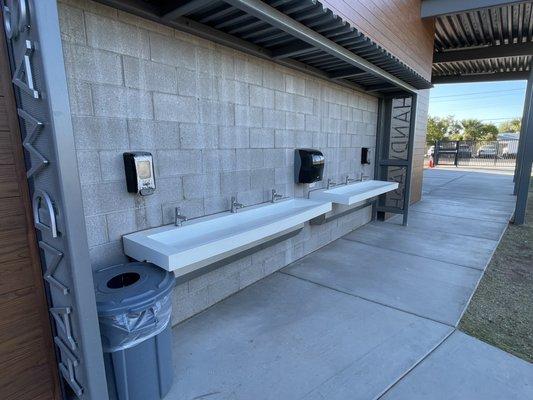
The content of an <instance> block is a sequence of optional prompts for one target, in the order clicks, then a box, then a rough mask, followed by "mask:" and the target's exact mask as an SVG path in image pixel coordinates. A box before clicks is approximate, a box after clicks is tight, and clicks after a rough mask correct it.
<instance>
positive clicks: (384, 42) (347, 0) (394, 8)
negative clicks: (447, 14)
mask: <svg viewBox="0 0 533 400" xmlns="http://www.w3.org/2000/svg"><path fill="white" fill-rule="evenodd" d="M322 3H323V4H324V5H325V6H327V7H328V8H330V9H331V10H332V11H333V12H335V13H336V14H338V15H339V16H340V17H342V18H343V19H345V20H346V21H348V22H349V23H350V24H351V25H352V26H354V27H355V28H357V29H359V30H360V31H361V32H362V33H364V34H365V35H367V36H368V37H369V38H371V39H372V40H374V41H375V42H376V43H378V44H379V45H381V46H382V47H383V48H385V49H386V50H388V51H389V52H391V53H392V54H394V55H395V56H397V57H398V58H399V59H400V60H402V61H403V62H405V63H406V64H407V65H408V66H410V67H411V68H413V69H414V70H415V71H417V72H418V73H419V74H421V75H422V76H423V77H424V78H426V79H428V80H429V79H431V63H432V61H433V40H434V34H435V24H434V21H433V20H432V19H426V20H422V19H421V18H420V3H421V0H322Z"/></svg>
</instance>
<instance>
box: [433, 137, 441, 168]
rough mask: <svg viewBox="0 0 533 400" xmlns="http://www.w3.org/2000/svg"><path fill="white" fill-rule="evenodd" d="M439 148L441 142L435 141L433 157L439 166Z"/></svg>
mask: <svg viewBox="0 0 533 400" xmlns="http://www.w3.org/2000/svg"><path fill="white" fill-rule="evenodd" d="M439 147H440V140H435V150H433V157H434V158H435V160H434V161H435V165H439Z"/></svg>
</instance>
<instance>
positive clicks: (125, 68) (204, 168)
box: [59, 0, 377, 323]
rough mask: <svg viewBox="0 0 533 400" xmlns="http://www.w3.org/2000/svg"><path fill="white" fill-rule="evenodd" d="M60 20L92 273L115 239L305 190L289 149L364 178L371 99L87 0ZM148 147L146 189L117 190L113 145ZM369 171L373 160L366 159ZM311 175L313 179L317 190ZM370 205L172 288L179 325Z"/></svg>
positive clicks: (373, 115)
mask: <svg viewBox="0 0 533 400" xmlns="http://www.w3.org/2000/svg"><path fill="white" fill-rule="evenodd" d="M59 4H60V8H59V10H60V24H61V31H62V39H63V49H64V56H65V68H66V72H67V79H68V87H69V96H70V104H71V114H72V122H73V127H74V135H75V143H76V150H77V157H78V167H79V171H80V181H81V185H82V194H83V203H84V212H85V218H86V226H87V234H88V240H89V247H90V257H91V263H92V266H93V268H94V269H98V268H100V267H103V266H107V265H110V264H114V263H119V262H124V261H126V260H127V259H126V257H125V255H124V253H123V249H122V243H121V236H122V235H124V234H127V233H130V232H134V231H138V230H142V229H147V228H150V227H156V226H160V225H162V224H169V223H171V222H172V220H173V212H174V207H176V206H180V207H181V209H182V212H183V214H185V215H187V216H188V217H189V218H192V217H197V216H202V215H206V214H212V213H217V212H222V211H226V210H228V208H229V202H230V201H229V199H230V197H231V196H233V195H236V196H237V197H238V200H239V202H241V203H244V204H246V205H251V204H257V203H260V202H264V201H266V200H268V199H269V197H270V191H271V189H273V188H275V189H276V190H277V191H278V192H279V193H282V194H284V195H287V196H296V197H304V196H306V195H307V191H308V190H309V188H308V187H307V185H295V184H294V178H293V174H294V173H293V164H294V160H293V157H294V149H295V148H299V147H313V148H318V149H320V150H322V151H323V152H324V154H325V157H326V168H325V179H327V178H328V177H330V178H333V179H334V180H341V179H343V177H344V176H345V175H350V176H352V177H355V176H356V175H357V174H359V173H360V172H361V165H360V149H361V147H362V146H365V147H369V148H371V155H373V154H374V148H375V140H376V137H375V134H376V124H377V99H376V98H374V97H372V96H370V95H367V94H362V93H358V92H355V91H351V90H348V89H346V88H343V87H341V86H338V85H335V84H333V83H331V82H327V81H325V80H321V79H318V78H314V77H312V76H309V75H305V74H303V73H300V72H297V71H294V70H291V69H288V68H284V67H281V66H279V65H277V64H275V63H272V62H269V61H265V60H261V59H258V58H255V57H251V56H248V55H246V54H243V53H240V52H237V51H234V50H232V49H228V48H225V47H223V46H219V45H216V44H214V43H212V42H209V41H205V40H203V39H200V38H197V37H194V36H191V35H188V34H185V33H183V32H179V31H175V30H173V29H170V28H168V27H165V26H162V25H159V24H155V23H153V22H151V21H147V20H143V19H141V18H138V17H135V16H132V15H130V14H127V13H123V12H121V11H118V10H116V9H113V8H109V7H106V6H103V5H101V4H98V3H94V2H92V1H88V0H87V1H86V0H63V1H61V2H60V3H59ZM132 150H144V151H150V152H151V153H152V154H153V156H154V163H155V169H156V171H155V173H156V184H157V190H156V192H155V194H154V195H152V196H147V197H140V196H135V195H132V194H129V193H127V191H126V186H125V180H124V168H123V164H122V153H123V152H125V151H132ZM363 172H364V173H365V175H369V176H372V175H373V165H371V166H365V170H364V171H363ZM322 184H323V183H319V184H318V185H319V186H320V185H322ZM370 217H371V216H370V209H369V208H366V209H363V210H360V211H357V212H353V213H351V214H349V215H347V216H343V217H341V218H338V219H336V220H333V221H331V222H328V223H326V224H324V225H317V226H309V225H307V226H306V227H305V228H304V230H303V231H302V232H301V233H299V234H298V235H297V236H295V237H293V238H291V239H288V240H285V241H283V242H280V243H278V244H276V245H273V246H271V247H268V248H266V249H263V250H261V251H258V252H256V253H254V254H252V255H249V256H247V257H244V258H242V259H240V260H238V261H236V262H233V263H231V264H228V265H225V266H224V267H221V268H218V269H217V270H214V271H212V272H209V273H207V274H205V275H202V276H200V277H197V278H195V279H193V280H190V281H188V282H184V283H182V284H180V285H179V286H178V287H177V288H176V291H175V294H174V299H175V307H174V316H173V321H174V323H177V322H179V321H182V320H184V319H186V318H188V317H189V316H191V315H193V314H195V313H197V312H199V311H201V310H203V309H205V308H207V307H209V306H210V305H212V304H214V303H216V302H218V301H220V300H221V299H223V298H224V297H227V296H228V295H230V294H232V293H234V292H236V291H238V290H240V289H242V288H243V287H245V286H247V285H249V284H251V283H253V282H255V281H257V280H258V279H261V278H262V277H264V276H266V275H268V274H270V273H272V272H274V271H276V270H278V269H280V268H282V267H283V266H285V265H287V264H289V263H290V262H292V261H294V260H296V259H298V258H300V257H302V256H304V255H305V254H308V253H310V252H312V251H314V250H316V249H318V248H320V247H322V246H324V245H325V244H327V243H329V242H331V241H332V240H335V239H337V238H339V237H340V236H342V235H343V234H345V233H348V232H350V231H351V230H353V229H355V228H357V227H359V226H361V225H363V224H365V223H367V222H368V221H369V220H370Z"/></svg>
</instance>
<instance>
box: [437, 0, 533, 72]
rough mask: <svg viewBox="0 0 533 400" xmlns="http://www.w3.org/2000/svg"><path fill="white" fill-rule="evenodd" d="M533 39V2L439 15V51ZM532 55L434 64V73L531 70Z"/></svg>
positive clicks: (500, 44) (506, 44) (509, 43)
mask: <svg viewBox="0 0 533 400" xmlns="http://www.w3.org/2000/svg"><path fill="white" fill-rule="evenodd" d="M531 42H533V2H532V1H528V2H522V3H518V4H510V5H505V6H500V7H494V8H485V9H481V10H475V11H471V12H464V13H461V14H454V15H444V16H440V17H437V18H436V23H435V53H441V52H446V51H450V50H451V51H453V50H457V49H469V48H470V49H472V48H477V47H488V46H494V47H493V48H497V47H499V46H509V45H513V44H520V43H531ZM531 60H532V57H531V55H529V56H527V55H521V56H506V57H500V58H497V57H490V58H484V59H477V60H468V59H465V60H463V61H454V62H439V63H435V64H433V70H432V75H433V77H442V76H456V75H468V74H493V73H508V72H514V73H516V72H525V71H529V68H530V65H531Z"/></svg>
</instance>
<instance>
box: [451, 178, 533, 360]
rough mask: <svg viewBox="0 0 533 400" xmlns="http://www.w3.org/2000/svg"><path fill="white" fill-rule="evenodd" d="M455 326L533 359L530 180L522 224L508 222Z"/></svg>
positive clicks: (532, 200)
mask: <svg viewBox="0 0 533 400" xmlns="http://www.w3.org/2000/svg"><path fill="white" fill-rule="evenodd" d="M459 329H460V330H462V331H463V332H465V333H467V334H469V335H471V336H475V337H477V338H478V339H481V340H483V341H485V342H487V343H490V344H492V345H494V346H497V347H499V348H501V349H503V350H505V351H507V352H509V353H512V354H514V355H516V356H518V357H520V358H523V359H524V360H526V361H529V362H533V182H532V185H531V186H530V191H529V202H528V208H527V214H526V224H524V225H523V226H515V225H512V224H510V225H509V227H508V228H507V231H506V232H505V234H504V235H503V238H502V240H501V242H500V244H499V245H498V248H497V249H496V252H495V253H494V256H493V257H492V259H491V261H490V264H489V266H488V267H487V270H486V272H485V275H484V276H483V278H482V280H481V282H480V284H479V287H478V288H477V290H476V292H475V293H474V296H473V298H472V301H471V303H470V305H469V306H468V309H467V310H466V312H465V314H464V316H463V318H462V319H461V322H460V324H459Z"/></svg>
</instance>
